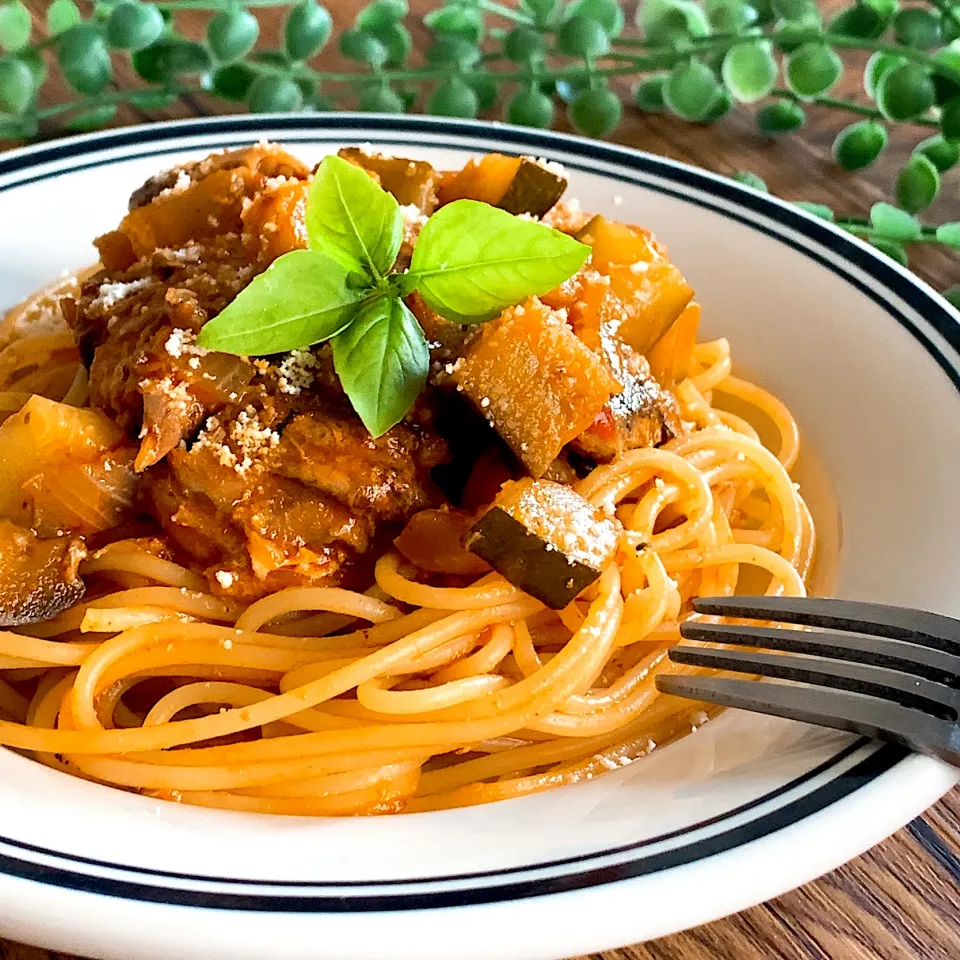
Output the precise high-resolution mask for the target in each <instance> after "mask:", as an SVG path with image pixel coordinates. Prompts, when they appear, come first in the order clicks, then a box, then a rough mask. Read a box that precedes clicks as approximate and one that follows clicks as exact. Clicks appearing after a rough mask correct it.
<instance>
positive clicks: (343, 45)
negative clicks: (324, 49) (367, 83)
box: [339, 30, 388, 68]
mask: <svg viewBox="0 0 960 960" xmlns="http://www.w3.org/2000/svg"><path fill="white" fill-rule="evenodd" d="M339 47H340V52H341V53H342V54H343V55H344V56H345V57H347V58H349V59H350V60H353V61H354V62H355V63H363V64H366V65H367V66H371V67H375V68H380V67H382V66H383V65H384V63H386V61H387V54H388V51H387V48H386V45H385V44H383V43H381V42H380V41H379V40H378V39H377V38H376V37H375V36H374V35H373V34H372V33H367V32H366V31H365V30H344V32H343V33H341V34H340V42H339Z"/></svg>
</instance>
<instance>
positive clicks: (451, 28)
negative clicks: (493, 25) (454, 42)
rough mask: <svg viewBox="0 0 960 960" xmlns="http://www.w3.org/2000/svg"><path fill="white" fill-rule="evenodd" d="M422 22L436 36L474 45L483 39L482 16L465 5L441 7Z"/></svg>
mask: <svg viewBox="0 0 960 960" xmlns="http://www.w3.org/2000/svg"><path fill="white" fill-rule="evenodd" d="M423 22H424V23H425V24H426V25H427V26H428V27H429V28H430V29H431V30H432V31H433V32H434V33H435V34H437V35H443V36H448V37H461V38H463V39H464V40H468V41H469V42H470V43H474V44H476V43H479V42H480V40H481V39H482V38H483V14H482V13H481V12H480V11H479V10H471V9H470V8H469V7H468V6H466V5H454V4H449V5H448V6H445V7H441V8H440V9H439V10H434V11H432V12H431V13H428V14H427V15H426V16H425V17H424V18H423Z"/></svg>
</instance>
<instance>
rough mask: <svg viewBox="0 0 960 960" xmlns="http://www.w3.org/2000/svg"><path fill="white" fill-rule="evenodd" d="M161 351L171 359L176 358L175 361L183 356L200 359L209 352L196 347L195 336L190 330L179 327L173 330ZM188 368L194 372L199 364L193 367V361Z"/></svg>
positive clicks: (203, 348)
mask: <svg viewBox="0 0 960 960" xmlns="http://www.w3.org/2000/svg"><path fill="white" fill-rule="evenodd" d="M163 349H164V350H166V351H167V353H169V354H170V356H171V357H176V358H177V359H179V358H180V357H182V356H183V355H184V354H187V355H189V356H192V357H202V356H205V355H206V354H208V353H209V352H210V351H209V350H207V349H206V347H201V346H198V345H197V335H196V334H195V333H194V332H193V331H192V330H184V329H182V328H181V327H174V328H173V330H172V331H171V333H170V336H169V337H168V338H167V342H166V343H165V344H164V345H163ZM190 366H191V367H193V368H194V370H196V368H197V366H199V364H197V365H195V364H194V363H193V361H191V362H190Z"/></svg>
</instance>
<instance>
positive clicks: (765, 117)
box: [757, 100, 807, 136]
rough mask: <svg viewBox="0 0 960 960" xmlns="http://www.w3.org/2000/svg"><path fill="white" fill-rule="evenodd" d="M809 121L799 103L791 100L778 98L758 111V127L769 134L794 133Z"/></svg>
mask: <svg viewBox="0 0 960 960" xmlns="http://www.w3.org/2000/svg"><path fill="white" fill-rule="evenodd" d="M806 122H807V114H806V111H805V110H804V109H803V107H801V106H800V104H799V103H793V101H791V100H778V101H777V102H776V103H768V104H765V105H764V106H762V107H761V108H760V109H759V110H758V111H757V128H758V129H759V130H760V132H761V133H765V134H767V135H768V136H777V135H778V134H781V133H792V132H793V131H794V130H799V129H800V128H801V127H802V126H803V125H804V123H806Z"/></svg>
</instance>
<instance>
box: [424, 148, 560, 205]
mask: <svg viewBox="0 0 960 960" xmlns="http://www.w3.org/2000/svg"><path fill="white" fill-rule="evenodd" d="M566 189H567V178H566V177H564V176H563V175H562V174H561V173H559V172H558V171H557V169H556V167H555V166H554V167H548V166H546V165H545V164H543V163H540V162H538V161H536V160H532V159H531V158H530V157H507V156H504V155H503V154H501V153H488V154H487V155H486V156H485V157H483V158H482V159H480V160H471V161H469V163H467V165H466V166H465V167H464V168H463V170H461V171H460V172H459V173H457V174H455V175H454V176H453V177H451V178H450V179H449V180H447V181H445V182H444V184H443V186H442V188H441V191H440V202H441V203H450V202H451V201H453V200H480V201H482V202H483V203H489V204H490V205H491V206H493V207H500V209H501V210H506V211H507V213H514V214H521V213H525V214H529V215H530V216H533V217H542V216H543V215H544V214H545V213H546V212H547V211H548V210H549V209H550V208H551V207H552V206H553V205H554V204H555V203H556V202H557V201H558V200H559V199H560V197H562V196H563V192H564V190H566Z"/></svg>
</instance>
